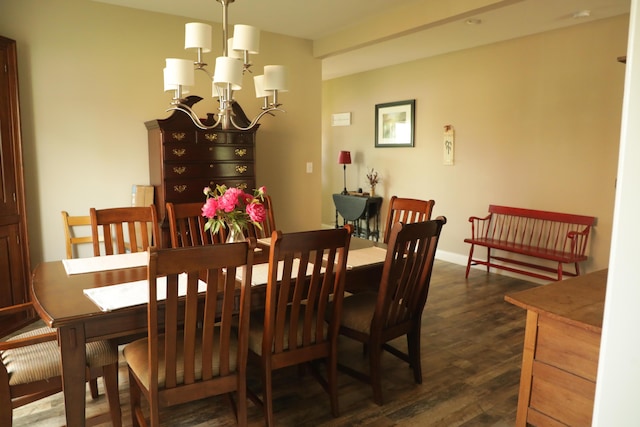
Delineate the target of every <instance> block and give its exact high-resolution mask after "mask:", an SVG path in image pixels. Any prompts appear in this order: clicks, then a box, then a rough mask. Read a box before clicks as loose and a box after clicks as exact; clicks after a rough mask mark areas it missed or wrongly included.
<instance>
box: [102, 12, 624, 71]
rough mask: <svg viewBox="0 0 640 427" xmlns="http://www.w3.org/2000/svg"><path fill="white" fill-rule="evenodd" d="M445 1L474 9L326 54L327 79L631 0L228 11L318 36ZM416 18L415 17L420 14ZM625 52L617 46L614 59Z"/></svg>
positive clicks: (238, 18)
mask: <svg viewBox="0 0 640 427" xmlns="http://www.w3.org/2000/svg"><path fill="white" fill-rule="evenodd" d="M95 1H100V2H103V3H110V4H114V5H119V6H125V7H131V8H136V9H143V10H149V11H153V12H160V13H166V14H171V15H178V16H184V17H188V18H192V19H197V20H206V21H213V22H222V7H221V6H220V4H219V3H218V2H216V1H214V0H180V1H176V0H95ZM442 1H451V2H465V3H466V4H468V5H469V7H468V10H469V11H470V12H467V13H465V14H460V15H459V16H457V17H456V16H452V17H449V18H445V19H438V20H437V21H433V20H431V21H430V22H429V18H430V17H429V16H424V22H425V25H423V26H414V28H415V29H414V30H412V31H403V32H401V33H398V34H396V35H393V36H391V37H386V38H385V40H384V41H381V42H375V43H373V44H368V45H366V46H364V47H358V48H351V50H349V51H346V52H344V53H336V54H331V55H330V56H327V57H325V58H323V59H322V75H323V79H330V78H335V77H340V76H344V75H349V74H354V73H358V72H362V71H367V70H371V69H375V68H381V67H385V66H389V65H394V64H398V63H402V62H407V61H411V60H416V59H420V58H425V57H429V56H433V55H439V54H443V53H447V52H452V51H456V50H461V49H467V48H471V47H475V46H480V45H484V44H489V43H495V42H498V41H502V40H508V39H512V38H516V37H522V36H525V35H530V34H535V33H538V32H543V31H549V30H552V29H556V28H561V27H565V26H570V25H576V24H581V23H584V22H589V21H593V20H597V19H602V18H608V17H612V16H616V15H620V14H624V13H629V10H630V3H631V1H630V0H511V1H502V2H496V3H495V5H494V6H493V7H484V8H478V9H476V10H477V13H474V12H473V4H474V0H321V1H310V0H269V1H267V0H236V1H235V2H233V3H232V4H230V5H229V7H228V12H229V23H230V24H236V23H243V24H248V25H253V26H256V27H258V28H260V29H262V30H264V31H269V32H274V33H280V34H285V35H289V36H294V37H300V38H305V39H309V40H314V41H317V40H321V39H323V38H326V37H330V36H331V35H333V34H336V33H340V32H342V31H348V30H349V28H353V27H357V26H358V25H363V23H366V22H367V20H370V19H374V18H375V17H379V16H381V15H385V14H389V13H393V12H394V11H397V10H398V8H399V7H407V8H408V9H407V10H411V9H410V8H411V7H413V8H414V9H413V10H416V9H415V8H416V7H418V8H420V7H421V6H420V5H427V4H428V3H429V2H442ZM475 3H476V4H480V3H482V2H480V1H475ZM484 3H485V4H486V2H484ZM418 10H420V9H418ZM425 10H426V9H425ZM585 10H587V11H589V12H590V15H589V16H587V17H580V18H576V17H574V14H576V12H579V11H585ZM425 15H427V14H426V13H425ZM411 18H412V20H415V18H416V17H415V16H412V17H411ZM420 18H421V17H420ZM470 18H476V19H479V20H481V23H480V24H477V25H470V24H467V23H466V21H467V20H468V19H470ZM425 28H426V29H425ZM365 44H366V43H365ZM361 45H362V44H361ZM625 53H626V52H612V57H614V58H615V57H617V56H620V55H624V54H625Z"/></svg>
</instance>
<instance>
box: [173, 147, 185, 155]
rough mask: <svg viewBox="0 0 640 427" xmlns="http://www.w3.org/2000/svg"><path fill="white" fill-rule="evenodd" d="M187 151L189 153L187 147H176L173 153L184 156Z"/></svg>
mask: <svg viewBox="0 0 640 427" xmlns="http://www.w3.org/2000/svg"><path fill="white" fill-rule="evenodd" d="M186 153H187V149H186V148H174V149H173V155H174V156H178V157H182V156H184V155H185V154H186Z"/></svg>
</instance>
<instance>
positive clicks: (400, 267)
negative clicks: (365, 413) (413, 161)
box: [339, 217, 446, 405]
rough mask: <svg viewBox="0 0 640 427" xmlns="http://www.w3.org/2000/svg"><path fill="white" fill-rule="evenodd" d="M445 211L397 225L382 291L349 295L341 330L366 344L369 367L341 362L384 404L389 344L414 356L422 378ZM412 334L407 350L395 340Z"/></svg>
mask: <svg viewBox="0 0 640 427" xmlns="http://www.w3.org/2000/svg"><path fill="white" fill-rule="evenodd" d="M445 223H446V219H445V218H444V217H438V218H437V219H435V220H432V221H423V222H417V223H413V224H403V223H401V222H398V223H396V224H394V225H393V227H392V228H391V236H390V237H389V243H388V244H387V255H386V258H385V262H384V266H383V270H382V278H381V280H380V287H379V290H378V291H377V292H373V291H364V292H358V293H354V294H353V295H350V296H348V297H346V298H345V299H344V302H343V304H342V318H341V322H340V334H341V335H344V336H346V337H349V338H352V339H354V340H356V341H359V342H361V343H363V344H365V349H366V350H367V353H368V355H369V373H368V374H366V373H363V372H361V371H358V370H355V369H353V368H351V367H348V366H347V365H345V364H344V363H343V362H341V363H340V365H339V368H340V370H341V371H344V372H346V373H348V374H350V375H352V376H354V377H355V378H358V379H360V380H362V381H364V382H367V383H369V384H370V385H371V387H372V388H373V400H374V402H375V403H377V404H378V405H382V385H381V368H380V363H381V356H382V352H383V351H384V350H386V351H388V352H389V353H391V354H393V355H394V356H396V357H398V358H400V359H401V360H403V361H405V362H408V363H409V367H410V368H411V369H412V370H413V377H414V380H415V382H416V383H417V384H421V383H422V366H421V363H420V324H421V320H422V312H423V310H424V306H425V304H426V302H427V295H428V293H429V283H430V280H431V272H432V270H433V262H434V257H435V253H436V248H437V245H438V240H439V238H440V232H441V230H442V226H443V225H444V224H445ZM403 335H406V337H407V348H408V351H407V352H406V353H405V352H403V351H401V350H399V349H398V348H396V347H394V346H392V345H390V344H389V341H391V340H393V339H395V338H398V337H401V336H403Z"/></svg>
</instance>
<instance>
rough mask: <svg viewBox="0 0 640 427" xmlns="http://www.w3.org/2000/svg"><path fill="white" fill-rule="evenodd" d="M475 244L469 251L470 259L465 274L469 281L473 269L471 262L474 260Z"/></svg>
mask: <svg viewBox="0 0 640 427" xmlns="http://www.w3.org/2000/svg"><path fill="white" fill-rule="evenodd" d="M473 246H474V245H473V243H472V244H471V249H469V259H468V260H467V271H466V272H465V273H464V278H465V279H467V278H468V277H469V270H470V269H471V260H472V259H473Z"/></svg>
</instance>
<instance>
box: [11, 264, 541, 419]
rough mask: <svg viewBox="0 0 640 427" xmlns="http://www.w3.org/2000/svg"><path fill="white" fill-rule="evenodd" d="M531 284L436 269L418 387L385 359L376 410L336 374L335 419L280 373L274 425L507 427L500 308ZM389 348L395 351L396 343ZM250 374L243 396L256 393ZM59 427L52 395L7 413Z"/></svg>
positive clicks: (221, 413)
mask: <svg viewBox="0 0 640 427" xmlns="http://www.w3.org/2000/svg"><path fill="white" fill-rule="evenodd" d="M533 286H536V285H535V284H533V283H530V282H527V281H524V280H519V279H514V278H510V277H505V276H500V275H496V274H486V273H484V272H482V271H480V270H473V271H472V272H471V273H470V276H469V279H468V280H465V278H464V267H461V266H459V265H455V264H450V263H446V262H443V261H437V262H436V265H435V267H434V273H433V277H432V281H431V291H430V293H429V299H428V301H427V306H426V309H425V313H424V315H423V320H422V343H421V347H422V364H423V378H424V379H423V383H422V384H421V385H417V384H415V383H414V382H413V377H412V374H411V370H410V369H409V368H408V366H407V365H406V364H404V363H402V362H400V361H399V360H397V359H396V358H395V357H393V356H391V355H389V354H385V356H384V358H383V369H384V371H385V372H384V381H383V393H384V395H383V397H384V399H385V404H384V405H383V406H377V405H376V404H374V403H373V401H372V399H371V390H370V388H369V387H368V386H367V385H365V384H363V383H360V382H358V381H356V380H354V379H352V378H351V377H348V376H346V375H344V374H340V375H339V380H340V391H339V392H340V410H341V414H342V415H341V416H340V417H339V418H333V417H332V416H331V412H330V408H329V401H328V397H327V395H326V394H325V393H324V391H323V390H322V389H321V387H320V386H319V385H318V384H317V383H316V382H315V380H314V379H313V378H312V377H311V376H304V377H299V376H298V371H297V370H295V369H284V370H282V371H280V372H278V373H277V374H276V375H275V377H274V381H275V382H274V395H275V401H274V407H275V418H276V422H277V424H278V425H280V426H296V427H300V426H375V427H383V426H396V425H403V426H414V425H416V426H495V427H503V426H504V427H506V426H512V425H514V423H515V416H516V405H517V394H518V382H519V378H520V363H521V355H522V345H523V339H524V324H525V312H524V311H523V310H521V309H519V308H517V307H514V306H512V305H510V304H508V303H506V302H504V299H503V297H504V295H505V294H506V293H508V292H513V291H518V290H524V289H528V288H531V287H533ZM397 345H399V346H405V341H404V340H399V341H398V343H397ZM340 353H341V357H343V358H344V359H345V360H349V363H350V364H354V363H356V364H357V363H361V361H362V351H361V347H359V346H355V345H354V343H352V342H349V341H347V340H345V341H341V351H340ZM120 374H121V375H120V399H121V403H122V409H123V423H124V425H125V426H130V425H131V420H130V411H129V398H128V381H127V375H126V366H125V365H124V364H122V363H121V369H120ZM257 378H258V377H257V375H255V372H253V373H252V375H251V379H250V387H252V388H256V387H259V382H258V381H257ZM100 390H101V396H100V398H99V399H98V400H97V401H92V400H91V398H90V397H88V400H87V402H88V403H87V413H88V414H92V413H94V412H96V411H97V412H102V411H104V410H105V409H106V402H105V400H106V399H105V397H104V395H103V394H102V383H101V382H100ZM161 418H162V419H163V425H166V426H172V427H173V426H234V425H235V419H234V417H233V414H232V412H231V410H230V408H229V406H228V404H227V401H226V399H224V398H211V399H207V400H203V401H200V402H197V403H191V404H185V405H182V406H178V407H174V408H170V409H168V410H165V411H163V412H162V415H161ZM249 423H250V425H252V426H259V425H263V418H262V412H261V411H260V410H259V409H258V408H257V407H255V406H253V405H252V404H251V403H250V404H249ZM60 425H64V406H63V399H62V395H61V394H57V395H54V396H51V397H49V398H47V399H43V400H41V401H40V402H38V403H33V404H31V405H27V406H25V407H23V408H19V409H17V410H16V411H14V426H16V427H17V426H30V427H31V426H46V427H49V426H60Z"/></svg>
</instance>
